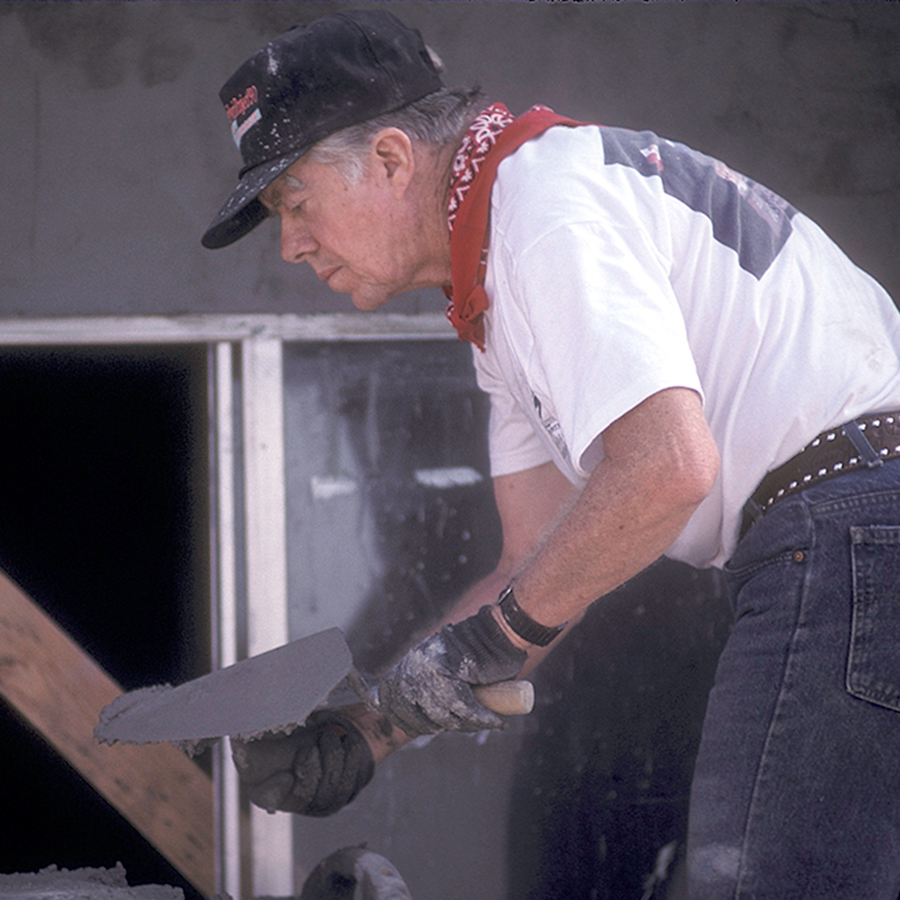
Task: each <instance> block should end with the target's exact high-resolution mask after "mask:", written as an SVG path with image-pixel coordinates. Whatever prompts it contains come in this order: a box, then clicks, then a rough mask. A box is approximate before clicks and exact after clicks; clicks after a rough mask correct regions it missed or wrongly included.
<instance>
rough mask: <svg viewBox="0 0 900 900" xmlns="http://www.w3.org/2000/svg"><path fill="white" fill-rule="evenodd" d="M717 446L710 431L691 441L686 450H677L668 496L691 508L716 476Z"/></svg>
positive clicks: (708, 489) (706, 491)
mask: <svg viewBox="0 0 900 900" xmlns="http://www.w3.org/2000/svg"><path fill="white" fill-rule="evenodd" d="M719 465H720V458H719V450H718V447H716V444H715V442H714V441H713V439H712V436H711V435H707V436H706V438H705V439H704V440H701V441H698V442H695V443H693V445H692V446H691V448H690V450H689V451H688V452H686V453H682V454H679V461H678V465H677V466H675V467H674V471H673V472H672V473H671V475H672V477H671V480H670V494H669V496H670V497H673V498H677V499H678V502H679V504H680V505H682V506H684V507H685V508H686V509H690V510H691V511H693V510H694V509H696V508H697V507H698V506H699V505H700V504H701V503H702V502H703V501H704V500H705V499H706V497H707V496H708V495H709V493H710V491H711V490H712V489H713V486H714V485H715V483H716V479H717V478H718V476H719Z"/></svg>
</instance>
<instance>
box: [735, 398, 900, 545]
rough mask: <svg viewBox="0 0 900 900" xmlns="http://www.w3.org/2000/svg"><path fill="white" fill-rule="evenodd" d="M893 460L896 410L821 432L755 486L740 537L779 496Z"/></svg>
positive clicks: (899, 423) (897, 439)
mask: <svg viewBox="0 0 900 900" xmlns="http://www.w3.org/2000/svg"><path fill="white" fill-rule="evenodd" d="M895 457H900V411H897V412H884V413H873V414H871V415H867V416H860V418H858V419H854V420H852V421H850V422H845V423H844V424H843V425H838V426H837V427H836V428H832V429H830V430H829V431H823V432H822V433H821V434H820V435H817V436H816V437H815V438H813V439H812V441H810V442H809V443H808V444H807V445H806V446H805V447H804V448H803V449H802V450H801V451H800V452H799V453H798V454H797V455H796V456H793V457H791V459H789V460H788V461H787V462H786V463H784V465H781V466H779V467H778V468H777V469H774V470H773V471H771V472H769V474H768V475H766V476H765V478H763V480H762V481H761V482H760V483H759V487H757V489H756V490H755V491H754V492H753V495H752V496H751V498H750V501H749V502H748V504H747V508H745V517H744V519H745V521H744V528H743V530H742V534H743V532H744V531H746V530H747V528H748V527H749V525H750V524H752V522H753V521H754V520H755V519H757V518H759V517H760V516H762V515H764V514H765V513H767V512H768V511H769V510H770V509H771V508H772V506H773V505H774V504H775V503H777V502H778V501H779V500H781V498H782V497H789V496H790V495H791V494H796V493H798V492H799V491H802V490H804V489H806V488H808V487H812V486H813V485H814V484H820V483H821V482H823V481H825V480H826V479H828V478H834V477H835V476H836V475H843V474H844V473H845V472H852V471H854V470H856V469H864V468H867V467H868V468H874V467H876V466H880V465H881V463H882V462H884V461H885V460H888V459H894V458H895ZM748 517H749V522H748V521H747V520H748Z"/></svg>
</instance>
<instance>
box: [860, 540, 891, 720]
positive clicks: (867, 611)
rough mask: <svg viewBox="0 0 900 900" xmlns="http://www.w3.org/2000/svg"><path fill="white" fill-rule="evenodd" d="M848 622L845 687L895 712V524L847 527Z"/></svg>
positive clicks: (864, 698)
mask: <svg viewBox="0 0 900 900" xmlns="http://www.w3.org/2000/svg"><path fill="white" fill-rule="evenodd" d="M850 542H851V554H852V559H853V624H852V630H851V632H850V652H849V655H848V658H847V690H848V691H849V692H850V693H851V694H853V695H854V696H856V697H860V698H862V699H863V700H868V701H869V702H871V703H876V704H878V705H879V706H886V707H888V708H889V709H894V710H900V526H879V525H875V526H870V527H853V528H851V529H850Z"/></svg>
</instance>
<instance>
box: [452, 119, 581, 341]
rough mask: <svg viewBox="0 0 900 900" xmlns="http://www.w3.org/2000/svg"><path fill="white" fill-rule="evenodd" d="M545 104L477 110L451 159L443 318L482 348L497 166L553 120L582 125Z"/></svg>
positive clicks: (463, 337)
mask: <svg viewBox="0 0 900 900" xmlns="http://www.w3.org/2000/svg"><path fill="white" fill-rule="evenodd" d="M581 124H582V123H581V122H576V121H574V120H572V119H566V118H563V117H562V116H558V115H557V114H556V113H555V112H553V110H552V109H549V108H548V107H546V106H533V107H532V108H531V109H529V110H528V112H527V113H525V114H524V115H522V116H519V117H518V118H513V116H512V114H511V113H510V111H509V110H508V109H507V108H506V107H505V106H504V105H503V104H502V103H494V104H492V105H491V106H489V107H488V108H487V109H486V110H484V111H483V112H481V113H480V114H479V115H478V118H476V119H475V121H474V122H473V123H472V126H471V128H469V130H468V131H467V132H466V134H465V136H464V137H463V140H462V143H461V144H460V148H459V151H458V152H457V154H456V158H455V160H454V162H453V171H452V174H451V177H450V201H449V206H448V211H447V213H448V218H447V222H448V225H449V227H450V266H451V274H452V279H453V283H452V285H444V293H445V294H446V295H447V300H448V301H449V302H448V304H447V318H448V319H450V321H451V322H452V323H453V327H454V328H456V330H457V332H458V334H459V336H460V338H462V339H463V340H466V341H471V342H472V343H473V344H475V345H476V346H477V347H478V348H479V349H481V350H482V351H483V350H484V312H485V310H486V309H487V308H488V297H487V294H486V293H485V290H484V275H485V269H486V268H487V253H488V214H489V213H490V208H491V188H492V187H493V184H494V177H495V176H496V174H497V167H498V166H499V165H500V163H501V162H502V161H503V159H504V158H505V157H507V156H509V154H510V153H513V152H514V151H515V150H517V149H518V148H519V147H520V146H521V145H522V144H524V143H525V142H526V141H528V140H531V138H533V137H536V136H537V135H539V134H541V133H542V132H544V131H546V130H547V129H548V128H551V127H552V126H554V125H570V126H574V125H581Z"/></svg>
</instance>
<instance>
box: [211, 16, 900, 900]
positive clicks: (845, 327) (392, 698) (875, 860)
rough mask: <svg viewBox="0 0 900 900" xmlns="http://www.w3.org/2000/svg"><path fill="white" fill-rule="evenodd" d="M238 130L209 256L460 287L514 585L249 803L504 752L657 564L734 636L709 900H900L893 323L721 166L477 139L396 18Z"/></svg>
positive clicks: (597, 146)
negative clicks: (723, 598)
mask: <svg viewBox="0 0 900 900" xmlns="http://www.w3.org/2000/svg"><path fill="white" fill-rule="evenodd" d="M221 97H222V100H223V102H224V104H225V108H226V111H227V113H228V117H229V120H230V122H231V128H232V132H233V134H234V137H235V140H236V142H237V143H238V146H239V147H240V150H241V153H242V155H243V159H244V168H243V169H242V170H241V175H240V182H239V185H238V187H237V188H236V189H235V191H234V193H233V194H232V196H231V198H230V199H229V201H228V203H227V204H226V205H225V206H224V207H223V209H222V211H221V212H220V213H219V215H218V216H217V217H216V219H215V220H214V222H213V224H212V225H211V226H210V228H209V230H208V231H207V232H206V234H205V235H204V239H203V243H204V244H205V246H207V247H211V248H212V247H219V246H224V245H226V244H229V243H231V242H232V241H234V240H237V239H238V238H240V237H241V236H242V235H244V234H246V233H247V232H248V231H250V230H251V229H252V228H253V227H255V226H256V225H257V224H258V223H259V222H261V221H262V220H263V219H264V218H266V217H268V216H274V217H275V218H277V219H278V221H279V222H280V226H281V251H282V255H283V257H284V259H286V260H287V261H288V262H306V263H308V264H309V265H310V266H312V267H313V269H314V270H315V272H316V274H317V275H318V276H319V278H321V279H322V280H325V281H327V282H328V284H329V286H330V287H331V288H332V289H334V290H336V291H341V292H344V293H349V294H350V296H351V298H352V300H353V303H354V305H355V306H357V307H358V308H360V309H365V310H374V309H377V308H379V307H381V306H382V305H384V304H385V303H387V302H388V301H389V300H390V299H391V298H392V297H394V296H396V295H397V294H399V293H401V292H402V291H405V290H409V289H411V288H416V287H422V286H444V288H445V290H446V291H447V293H448V296H449V297H450V298H451V305H450V309H449V315H450V318H451V321H452V322H453V323H454V325H455V326H456V327H457V329H458V330H459V333H460V336H461V337H463V338H465V339H467V340H469V341H471V342H472V344H473V347H474V361H475V366H476V370H477V375H478V380H479V384H480V385H481V387H482V388H483V389H484V390H486V391H487V392H489V394H490V396H491V400H492V415H491V426H490V446H491V460H492V475H493V479H494V487H495V494H496V500H497V506H498V509H499V512H500V518H501V522H502V525H503V553H502V558H501V560H500V563H499V565H498V568H497V570H496V571H495V572H494V573H493V574H492V575H490V576H489V577H488V578H486V579H485V580H484V581H482V582H480V583H479V584H478V585H476V586H475V587H474V588H473V589H472V590H470V591H469V592H468V594H467V595H466V596H465V597H463V598H461V600H460V602H459V604H458V605H457V606H456V608H455V610H454V613H453V616H452V617H451V621H452V623H453V624H445V625H444V627H443V628H441V630H440V631H438V632H437V633H435V634H434V635H433V636H432V637H430V638H429V639H427V640H426V641H425V642H424V643H422V644H420V645H418V646H416V647H414V648H412V649H411V650H410V651H409V652H408V653H407V655H406V656H405V657H404V658H403V659H402V660H401V661H400V662H399V663H398V664H397V665H396V666H395V667H394V668H393V669H392V670H391V671H390V672H388V673H387V674H386V675H385V676H384V678H383V679H382V681H381V684H380V709H381V712H380V713H378V714H376V713H374V712H371V711H369V710H367V709H366V708H365V707H361V706H360V707H351V708H348V709H347V710H344V711H341V712H320V713H316V714H314V716H313V717H312V718H311V720H310V721H309V723H308V725H307V727H306V728H304V729H301V730H300V731H298V732H296V733H295V734H294V735H292V736H291V737H290V738H288V739H281V740H278V741H272V742H259V743H257V744H255V745H253V744H251V745H246V746H237V748H236V762H237V763H238V767H239V769H240V770H241V772H242V774H243V777H244V778H245V780H246V781H247V783H248V784H249V785H250V786H251V791H252V793H253V796H254V799H255V801H256V802H258V803H259V804H260V805H262V806H266V807H270V808H281V809H286V810H291V811H295V812H300V813H305V814H310V815H327V814H329V813H331V812H334V811H335V810H336V809H338V808H340V807H341V806H342V805H344V804H345V803H347V802H349V801H350V800H351V799H352V798H353V797H354V796H355V795H356V793H357V792H358V791H359V790H360V789H361V788H362V787H363V786H364V785H365V784H366V783H367V782H368V780H369V779H370V778H371V776H372V772H373V768H374V765H375V763H377V761H378V760H380V759H381V758H383V756H384V755H385V754H386V753H388V752H390V751H391V750H392V749H394V748H396V747H397V746H399V745H400V744H402V743H403V742H405V741H406V740H408V739H409V738H410V737H414V736H417V735H421V734H426V733H431V732H436V731H441V730H460V731H475V730H480V729H483V728H496V727H502V719H501V718H500V717H499V716H497V715H496V714H495V713H493V712H491V711H489V710H487V709H485V708H484V707H482V706H481V705H480V704H479V703H478V702H477V701H476V700H475V698H474V695H473V693H472V687H473V686H475V685H479V684H490V683H493V682H498V681H502V680H505V679H510V678H513V677H515V676H517V675H518V674H520V673H521V672H522V671H526V670H527V669H528V668H529V667H530V666H533V665H534V664H535V663H536V662H537V661H539V660H540V658H541V656H542V655H543V654H544V653H546V652H547V650H548V648H550V647H551V646H552V644H553V643H554V641H555V640H556V639H557V637H558V635H559V634H560V633H561V632H562V631H563V630H564V629H565V627H566V625H567V623H569V624H571V623H574V622H576V621H577V620H578V618H579V617H580V616H581V614H582V613H583V612H584V611H585V609H586V608H587V607H588V606H589V605H590V604H591V603H592V602H594V601H595V600H596V598H598V597H601V598H602V597H603V595H605V594H607V593H608V592H609V591H611V590H613V589H614V588H615V587H617V586H618V585H620V584H622V583H623V582H624V581H626V580H627V579H628V578H630V577H631V576H633V575H635V574H636V573H638V572H639V571H641V570H642V569H643V568H645V567H646V566H647V565H648V564H650V563H651V562H653V561H654V560H655V559H657V558H658V557H659V556H660V555H662V554H665V555H668V556H670V557H673V558H675V559H679V560H682V561H685V562H688V563H691V564H693V565H695V566H724V567H725V568H726V571H727V574H728V580H729V587H730V592H731V599H732V604H733V608H734V613H735V624H734V629H733V632H732V635H731V637H730V639H729V642H728V645H727V647H726V649H725V652H724V654H723V656H722V659H721V662H720V665H719V671H718V673H717V678H716V684H715V687H714V689H713V691H712V693H711V696H710V699H709V706H708V711H707V717H706V721H705V723H704V732H703V739H702V744H701V749H700V754H699V758H698V761H697V767H696V772H695V777H694V784H693V793H692V798H691V818H690V839H689V873H688V876H689V885H690V886H689V895H690V897H691V898H693V900H701V898H724V897H746V898H749V897H754V898H775V897H778V898H784V897H801V896H803V897H829V898H848V900H850V898H853V900H858V898H860V897H866V898H870V900H874V898H885V900H887V898H891V900H895V898H896V897H897V895H898V891H900V854H898V853H897V851H896V848H897V846H898V844H900V813H898V810H900V804H898V802H897V801H898V797H900V718H898V710H900V462H898V461H897V459H898V457H900V317H898V315H897V312H896V310H895V308H894V305H893V303H892V302H891V300H890V298H889V297H888V296H887V295H886V294H885V292H884V291H883V290H882V289H881V288H880V287H879V286H878V285H877V284H876V283H875V282H874V281H873V280H872V279H871V278H869V277H868V276H867V275H865V274H864V273H863V272H861V271H860V270H858V269H857V268H856V267H854V266H853V265H852V264H851V263H850V262H849V260H847V258H846V257H845V256H844V255H843V254H842V253H841V252H840V250H839V249H838V248H837V247H836V246H835V245H834V244H833V243H832V242H831V241H830V240H829V239H828V238H827V237H826V236H825V235H824V234H823V233H822V231H821V230H820V229H819V228H817V227H816V225H815V224H814V223H812V222H811V221H810V220H809V219H807V218H806V217H805V216H803V215H802V214H801V213H799V212H798V211H797V210H795V209H793V208H792V207H791V206H790V205H789V204H788V203H786V202H785V201H784V200H782V199H781V198H780V197H778V196H776V195H774V194H773V193H772V192H770V191H768V190H767V189H765V188H764V187H762V186H761V185H759V184H756V183H755V182H753V181H751V180H750V179H748V178H745V177H743V176H742V175H740V174H738V173H736V172H733V171H732V170H730V169H729V168H728V167H727V166H725V165H724V164H722V163H720V162H718V161H716V160H713V159H710V158H709V157H706V156H703V155H702V154H700V153H697V152H695V151H693V150H690V149H689V148H687V147H684V146H682V145H679V144H676V143H673V142H671V141H667V140H665V139H663V138H661V137H658V136H656V135H654V134H652V133H649V132H644V133H635V132H631V131H627V130H623V129H618V128H610V127H599V126H594V125H585V124H581V123H577V122H572V121H570V120H567V119H564V118H562V117H561V116H557V115H556V114H555V113H553V112H552V111H550V110H548V109H546V108H544V107H535V108H533V109H532V110H529V111H528V112H527V113H525V114H524V115H522V116H519V117H518V118H516V117H514V116H512V115H511V114H510V113H509V111H508V110H507V109H506V108H505V107H504V106H502V105H501V104H494V105H491V106H489V107H487V108H486V109H484V110H481V109H480V104H479V103H478V99H477V95H474V94H472V93H471V92H467V91H448V90H447V89H445V88H444V87H443V85H442V83H441V80H440V77H439V74H438V72H437V70H436V68H435V66H434V63H433V61H432V56H431V55H430V54H429V51H428V49H427V48H426V47H425V46H424V45H423V43H422V41H421V38H420V36H419V35H418V33H417V32H415V31H413V30H411V29H408V28H406V27H405V26H403V25H402V24H401V23H400V22H399V21H397V20H396V19H395V18H393V17H392V16H390V15H389V14H387V13H384V12H379V11H364V12H348V13H340V14H338V15H335V16H330V17H328V18H325V19H321V20H318V21H316V22H313V23H312V24H310V25H308V26H305V27H302V28H298V29H294V30H292V31H290V32H288V33H287V34H285V35H283V36H281V37H279V38H277V39H276V40H274V41H273V42H272V43H270V44H269V45H268V46H267V47H266V48H264V49H263V50H262V51H260V52H259V53H258V54H257V55H255V56H254V57H253V58H252V59H250V60H249V61H248V62H247V63H245V64H244V65H243V66H242V67H241V68H240V69H239V70H238V71H237V73H236V74H235V75H234V76H233V77H232V79H231V80H230V81H229V82H228V83H227V84H226V85H225V87H224V88H223V90H222V93H221ZM600 602H602V600H601V601H600ZM598 652H602V651H601V650H599V649H598Z"/></svg>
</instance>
